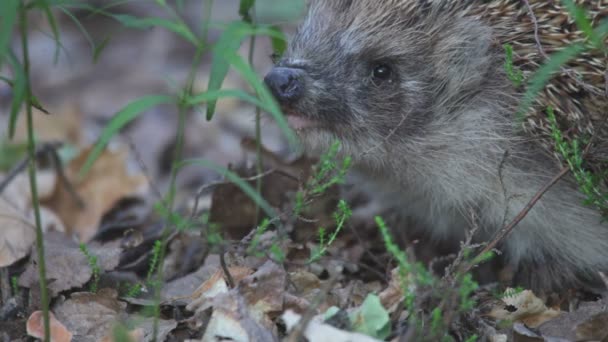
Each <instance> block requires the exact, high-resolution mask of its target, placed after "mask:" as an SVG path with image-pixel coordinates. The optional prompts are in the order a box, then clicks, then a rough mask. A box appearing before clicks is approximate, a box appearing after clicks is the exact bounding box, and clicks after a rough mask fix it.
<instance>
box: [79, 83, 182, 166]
mask: <svg viewBox="0 0 608 342" xmlns="http://www.w3.org/2000/svg"><path fill="white" fill-rule="evenodd" d="M172 102H174V99H173V98H172V97H171V96H167V95H148V96H144V97H141V98H139V99H137V100H135V101H133V102H131V103H129V104H128V105H126V106H125V107H124V108H123V109H121V110H120V111H119V112H118V113H116V115H114V117H113V118H112V120H110V122H109V123H108V125H107V126H106V127H105V128H104V130H103V131H102V133H101V136H100V137H99V139H98V140H97V143H95V146H94V147H93V150H92V151H91V153H89V156H88V158H87V160H86V161H85V163H84V165H83V167H82V169H81V170H80V172H79V176H80V177H83V176H84V175H85V174H86V173H87V172H89V170H90V169H91V167H92V166H93V163H94V162H95V160H97V158H99V156H100V155H101V153H102V152H103V150H104V149H105V147H106V146H107V145H108V142H109V141H110V139H111V138H112V137H113V136H114V135H116V133H118V131H120V130H121V129H122V128H123V127H124V126H126V125H127V124H128V123H130V122H131V121H133V120H135V119H136V118H137V117H138V116H139V115H140V114H141V113H142V112H145V111H146V110H148V109H150V108H152V107H155V106H158V105H160V104H168V103H172Z"/></svg>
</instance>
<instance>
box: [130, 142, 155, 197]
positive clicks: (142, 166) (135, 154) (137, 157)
mask: <svg viewBox="0 0 608 342" xmlns="http://www.w3.org/2000/svg"><path fill="white" fill-rule="evenodd" d="M125 137H126V138H127V144H128V145H129V149H130V150H131V153H133V157H135V161H136V162H137V164H138V165H139V169H140V170H141V172H143V173H144V176H145V177H146V180H147V181H148V184H150V188H151V189H152V192H153V193H154V196H156V197H157V199H158V200H160V201H163V202H164V198H163V195H162V193H161V191H160V190H159V188H158V186H156V184H155V183H154V181H153V180H152V177H151V176H150V169H149V168H148V166H147V165H146V163H144V159H143V158H142V157H141V153H139V150H138V149H137V146H135V142H134V141H133V138H131V136H129V135H125Z"/></svg>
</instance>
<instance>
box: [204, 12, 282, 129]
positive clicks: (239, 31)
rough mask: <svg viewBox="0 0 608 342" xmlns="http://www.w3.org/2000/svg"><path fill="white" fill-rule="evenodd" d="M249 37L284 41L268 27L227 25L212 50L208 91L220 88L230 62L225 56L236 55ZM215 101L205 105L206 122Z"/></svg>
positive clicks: (213, 109) (244, 24) (213, 112)
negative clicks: (255, 36) (264, 37)
mask: <svg viewBox="0 0 608 342" xmlns="http://www.w3.org/2000/svg"><path fill="white" fill-rule="evenodd" d="M251 35H264V36H269V37H271V38H274V39H285V36H284V35H283V34H282V33H281V32H277V31H276V30H273V29H272V28H271V27H269V26H258V27H253V26H252V25H251V24H248V23H246V22H243V21H235V22H233V23H231V24H230V25H228V27H227V28H226V29H225V30H224V32H223V33H222V35H221V36H220V38H219V39H218V41H217V43H216V44H215V46H214V48H213V61H212V63H211V75H210V76H209V84H208V86H207V90H208V91H216V90H219V89H220V88H221V87H222V84H223V83H224V79H225V78H226V75H227V74H228V70H229V68H230V62H229V61H227V60H226V56H231V55H234V54H236V51H237V50H238V48H239V47H240V46H241V43H242V41H243V40H244V39H245V38H247V37H248V36H251ZM215 108H216V101H209V103H208V104H207V120H211V119H212V118H213V115H214V114H215Z"/></svg>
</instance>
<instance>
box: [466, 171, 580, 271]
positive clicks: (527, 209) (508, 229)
mask: <svg viewBox="0 0 608 342" xmlns="http://www.w3.org/2000/svg"><path fill="white" fill-rule="evenodd" d="M568 172H570V168H568V167H567V166H566V167H564V168H562V169H561V170H560V171H559V173H558V174H557V175H555V177H553V178H552V179H551V181H549V182H548V183H547V184H545V186H543V187H542V188H541V189H540V190H539V191H538V192H537V193H536V194H535V195H534V197H532V199H531V200H530V201H529V202H528V204H526V206H525V207H524V208H523V209H522V210H521V211H520V212H519V214H517V216H515V218H514V219H513V220H512V221H511V222H510V223H509V224H508V225H507V226H506V227H504V228H503V229H501V230H500V231H499V232H498V234H497V235H496V237H495V238H494V239H493V240H492V241H490V243H488V244H487V245H486V246H485V247H484V248H483V249H482V250H481V252H479V254H477V256H476V257H475V258H474V259H473V260H478V259H479V258H480V257H482V256H483V255H484V254H486V253H487V252H489V251H491V250H493V249H494V248H495V247H496V245H498V243H499V242H500V241H502V240H503V239H504V238H505V237H507V236H508V235H509V234H510V233H511V232H512V231H513V229H514V228H515V227H516V226H517V224H519V222H521V220H523V219H524V218H525V217H526V215H528V213H529V212H530V210H532V208H533V207H534V205H535V204H536V203H537V202H538V201H539V200H540V199H541V198H542V197H543V195H544V194H545V193H546V192H547V191H548V190H549V189H550V188H551V187H552V186H553V185H555V183H557V182H558V181H559V180H560V179H562V178H563V177H564V176H565V175H566V174H567V173H568ZM472 267H473V265H472V264H469V265H468V266H467V267H466V268H465V272H468V271H469V270H470V269H471V268H472Z"/></svg>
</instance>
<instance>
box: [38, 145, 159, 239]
mask: <svg viewBox="0 0 608 342" xmlns="http://www.w3.org/2000/svg"><path fill="white" fill-rule="evenodd" d="M90 152H91V149H87V150H85V151H83V152H82V153H81V154H80V155H79V156H78V157H77V158H75V159H74V160H72V161H71V162H70V163H69V165H68V166H67V167H66V169H65V173H66V176H67V178H68V180H69V181H70V182H71V183H72V185H73V186H74V187H75V190H76V192H77V193H78V194H79V195H80V196H81V198H82V199H83V200H84V201H85V207H84V208H81V207H80V205H79V204H78V203H77V201H76V200H75V199H74V198H73V196H71V195H70V193H69V192H68V191H67V189H66V187H65V185H64V184H63V183H62V182H58V184H57V187H56V188H55V191H54V193H53V195H52V196H51V197H50V198H49V199H47V200H45V201H44V203H45V204H46V205H47V206H48V207H49V208H51V209H53V210H54V211H55V212H56V213H57V215H58V216H59V217H60V218H61V219H62V221H63V222H64V224H65V225H66V227H67V229H68V232H69V233H75V234H77V235H78V237H79V238H80V240H81V241H88V240H89V239H91V238H92V237H93V236H94V235H95V233H96V232H97V229H98V228H99V223H100V221H101V218H102V216H103V214H104V213H105V212H107V211H108V210H109V209H111V208H112V206H113V205H114V203H115V202H116V201H118V200H119V199H121V198H123V197H126V196H129V195H133V194H135V193H137V192H139V191H142V190H144V189H145V186H146V185H147V181H146V178H145V177H144V176H143V175H130V174H129V173H128V172H127V169H126V166H127V165H126V157H127V154H126V152H125V151H119V152H110V151H108V150H106V151H104V152H103V153H102V155H101V156H100V157H99V159H98V160H97V161H96V162H95V164H94V165H93V168H92V169H91V170H90V171H89V173H87V175H86V176H85V178H84V179H78V173H79V172H80V169H81V168H82V166H83V165H84V162H85V160H86V159H87V158H88V156H89V153H90Z"/></svg>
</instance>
